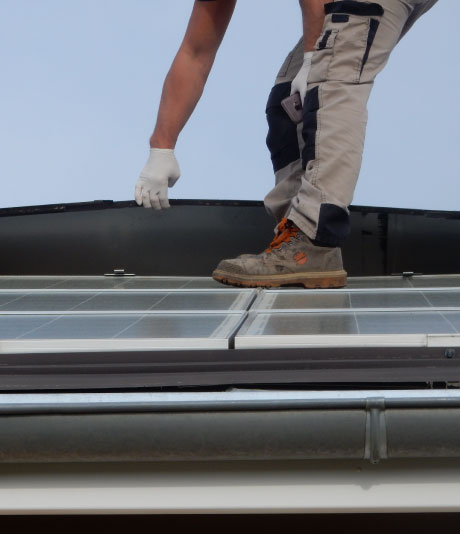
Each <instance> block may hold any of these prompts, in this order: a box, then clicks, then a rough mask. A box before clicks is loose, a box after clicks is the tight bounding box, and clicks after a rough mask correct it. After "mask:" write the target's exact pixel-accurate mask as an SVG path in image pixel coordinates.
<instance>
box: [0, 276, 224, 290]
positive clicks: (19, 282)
mask: <svg viewBox="0 0 460 534" xmlns="http://www.w3.org/2000/svg"><path fill="white" fill-rule="evenodd" d="M185 287H186V288H187V289H225V286H224V285H222V284H219V283H218V282H216V281H215V280H213V279H212V278H207V277H174V276H169V277H165V276H145V277H142V276H141V277H129V276H128V277H122V276H43V277H36V276H30V277H29V276H5V277H2V276H0V289H50V288H53V289H180V288H185Z"/></svg>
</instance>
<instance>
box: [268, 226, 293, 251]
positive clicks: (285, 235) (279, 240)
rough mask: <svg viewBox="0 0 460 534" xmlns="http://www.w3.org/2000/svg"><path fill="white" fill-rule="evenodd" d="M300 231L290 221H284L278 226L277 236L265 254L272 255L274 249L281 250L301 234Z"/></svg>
mask: <svg viewBox="0 0 460 534" xmlns="http://www.w3.org/2000/svg"><path fill="white" fill-rule="evenodd" d="M299 231H300V230H299V229H298V228H297V226H295V224H293V223H292V222H291V221H289V220H288V219H282V220H281V222H280V223H279V224H278V228H277V232H276V235H275V237H274V239H273V241H272V242H271V243H270V245H269V246H268V248H267V249H265V252H267V253H270V252H271V251H272V250H273V249H279V248H281V245H282V244H283V243H289V242H290V241H291V239H292V238H293V237H295V236H296V235H297V234H298V233H299Z"/></svg>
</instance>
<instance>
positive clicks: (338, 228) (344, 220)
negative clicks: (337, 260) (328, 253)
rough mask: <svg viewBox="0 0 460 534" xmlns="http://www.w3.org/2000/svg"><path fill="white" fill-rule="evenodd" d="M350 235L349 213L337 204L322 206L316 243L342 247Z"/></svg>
mask: <svg viewBox="0 0 460 534" xmlns="http://www.w3.org/2000/svg"><path fill="white" fill-rule="evenodd" d="M349 233H350V216H349V215H348V213H347V212H346V211H345V210H344V209H342V208H340V207H339V206H336V205H335V204H327V203H324V204H321V207H320V210H319V218H318V228H317V230H316V237H315V241H317V243H318V244H319V243H320V244H322V245H323V246H330V247H340V246H342V245H343V243H344V242H345V239H346V237H347V236H348V234H349ZM315 241H314V242H315Z"/></svg>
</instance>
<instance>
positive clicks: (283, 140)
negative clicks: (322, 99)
mask: <svg viewBox="0 0 460 534" xmlns="http://www.w3.org/2000/svg"><path fill="white" fill-rule="evenodd" d="M290 94H291V82H283V83H279V84H277V85H275V86H274V87H273V88H272V90H271V92H270V96H269V97H268V102H267V108H266V110H265V112H266V114H267V122H268V134H267V139H266V142H267V147H268V150H269V151H270V155H271V159H272V163H273V170H274V171H275V172H276V171H278V170H280V169H282V168H283V167H286V165H288V164H289V163H292V162H293V161H296V160H298V159H299V158H300V149H299V142H298V139H297V125H296V124H295V123H293V122H292V121H291V119H290V118H289V116H288V115H287V113H286V112H285V111H284V109H283V108H282V106H281V100H283V99H284V98H286V97H288V96H289V95H290Z"/></svg>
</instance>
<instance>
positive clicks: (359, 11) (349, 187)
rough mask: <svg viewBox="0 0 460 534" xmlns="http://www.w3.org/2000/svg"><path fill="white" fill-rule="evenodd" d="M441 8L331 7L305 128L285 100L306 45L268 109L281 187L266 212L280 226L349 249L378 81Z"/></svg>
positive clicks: (404, 3)
mask: <svg viewBox="0 0 460 534" xmlns="http://www.w3.org/2000/svg"><path fill="white" fill-rule="evenodd" d="M436 1H437V0H379V2H378V3H374V2H362V1H359V2H358V1H352V0H345V1H335V2H330V3H328V4H326V5H325V12H326V17H325V20H324V26H323V31H322V33H321V35H320V37H319V39H318V41H317V43H316V49H315V51H314V54H313V57H312V63H311V69H310V72H309V77H308V90H307V95H306V97H305V101H304V106H303V122H302V123H300V124H298V125H296V124H295V123H293V122H292V121H291V120H290V119H289V117H288V116H287V114H286V112H285V111H284V110H283V108H282V107H281V100H283V99H284V98H285V97H287V96H289V94H290V90H291V81H292V80H293V78H294V77H295V75H296V74H297V72H298V71H299V69H300V67H301V65H302V62H303V40H302V39H301V40H300V41H299V42H298V44H297V45H296V46H295V48H294V49H293V50H292V51H291V52H290V54H289V55H288V57H287V58H286V60H285V62H284V64H283V66H282V67H281V69H280V71H279V73H278V76H277V78H276V82H275V86H274V87H273V89H272V91H271V93H270V96H269V99H268V103H267V109H266V113H267V120H268V124H269V132H268V135H267V146H268V148H269V150H270V153H271V158H272V163H273V168H274V171H275V178H276V180H275V182H276V185H275V187H274V188H273V189H272V190H271V191H270V192H269V193H268V195H267V196H266V197H265V206H266V208H267V210H268V212H269V213H270V214H272V215H273V216H274V218H275V219H276V220H277V221H280V220H281V219H282V218H283V217H288V218H289V219H291V220H292V221H293V222H294V223H295V224H296V225H297V226H298V227H299V228H300V229H301V230H302V231H303V232H305V233H306V234H307V235H308V237H310V238H311V239H312V240H314V242H315V243H316V244H318V245H326V246H341V245H342V244H343V242H344V240H345V238H346V236H347V235H348V233H349V230H350V223H349V210H348V207H349V205H350V204H351V201H352V198H353V193H354V189H355V186H356V182H357V179H358V175H359V171H360V167H361V159H362V152H363V146H364V136H365V129H366V123H367V101H368V98H369V95H370V92H371V89H372V86H373V83H374V79H375V77H376V76H377V74H378V73H379V72H380V71H381V70H382V69H383V67H384V66H385V64H386V62H387V61H388V58H389V56H390V54H391V51H392V50H393V48H394V47H395V45H396V44H397V43H398V41H399V40H400V39H401V38H402V37H403V36H404V35H405V33H406V32H407V31H408V30H409V28H410V27H411V26H412V25H413V24H414V22H415V21H416V20H417V19H418V18H419V17H420V16H421V15H423V14H424V13H425V12H426V11H428V10H429V9H430V8H431V7H432V6H433V5H434V4H435V3H436ZM427 46H429V44H428V43H427Z"/></svg>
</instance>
